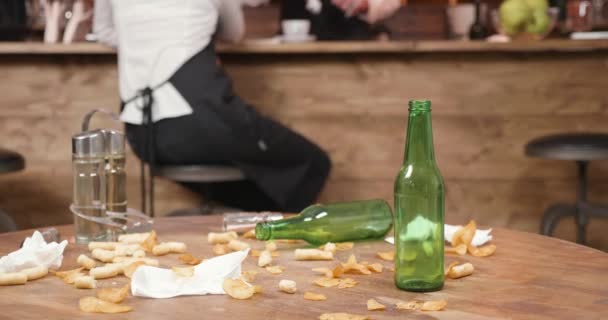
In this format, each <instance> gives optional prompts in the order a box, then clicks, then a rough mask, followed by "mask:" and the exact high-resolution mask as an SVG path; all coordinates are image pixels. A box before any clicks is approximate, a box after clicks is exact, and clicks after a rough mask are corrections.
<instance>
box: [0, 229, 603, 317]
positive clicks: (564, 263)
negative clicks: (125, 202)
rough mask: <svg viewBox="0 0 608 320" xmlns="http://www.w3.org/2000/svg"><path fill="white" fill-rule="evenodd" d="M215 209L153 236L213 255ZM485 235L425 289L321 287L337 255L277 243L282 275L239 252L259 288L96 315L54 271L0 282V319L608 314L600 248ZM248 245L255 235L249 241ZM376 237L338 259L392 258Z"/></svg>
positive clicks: (2, 239)
mask: <svg viewBox="0 0 608 320" xmlns="http://www.w3.org/2000/svg"><path fill="white" fill-rule="evenodd" d="M220 226H221V223H220V217H183V218H160V219H157V220H156V225H155V229H156V230H157V232H158V235H159V238H160V239H161V241H183V242H186V243H187V245H188V247H189V251H190V252H191V253H192V254H194V255H195V256H198V257H205V258H209V257H212V253H211V245H209V244H207V241H206V236H207V233H208V232H209V231H219V229H220ZM59 230H60V232H61V234H62V236H63V237H70V236H72V234H73V233H72V227H71V226H62V227H59ZM30 234H31V231H22V232H16V233H9V234H3V235H0V256H1V255H6V254H7V253H9V252H11V251H13V250H15V249H16V248H17V247H18V246H19V244H20V242H21V241H22V240H23V239H24V238H25V237H26V236H29V235H30ZM493 234H494V239H495V240H494V241H493V243H494V244H496V245H497V247H498V249H497V251H496V254H495V255H494V256H491V257H487V258H476V257H472V256H469V255H467V256H464V257H456V256H447V257H446V264H448V263H450V262H451V261H453V260H456V259H458V260H459V261H463V262H464V261H467V262H471V263H473V265H474V266H475V273H474V274H473V275H472V276H469V277H466V278H462V279H458V280H449V279H448V280H446V283H445V288H444V289H443V290H442V291H439V292H433V293H425V294H422V293H410V292H405V291H400V290H398V289H397V288H396V287H395V285H394V284H393V273H392V272H391V271H389V270H384V271H383V272H382V273H380V274H372V275H368V276H366V275H348V277H351V278H354V279H355V280H357V281H358V282H359V284H358V285H357V286H356V287H354V288H348V289H337V288H321V287H317V286H315V285H314V284H313V283H312V281H313V280H314V279H315V278H317V277H318V275H316V274H314V273H313V272H312V271H311V268H314V267H329V266H333V265H335V264H336V262H337V261H335V260H334V261H314V262H313V261H294V259H293V249H294V247H301V246H302V245H294V244H289V245H287V244H280V245H279V250H280V251H281V256H280V257H279V258H275V259H276V260H275V261H276V262H277V264H279V265H282V266H285V267H286V270H285V272H284V273H283V274H281V275H271V274H269V273H268V272H266V271H265V270H263V269H260V268H258V267H257V266H256V261H257V260H256V259H257V258H247V259H246V261H245V262H244V265H243V270H244V271H246V270H254V269H258V270H259V271H260V273H259V274H258V276H257V278H256V280H255V281H254V284H259V285H261V286H263V287H264V291H263V293H261V294H257V295H255V296H254V297H253V298H252V299H250V300H234V299H232V298H230V297H229V296H226V295H217V296H191V297H178V298H173V299H144V298H138V297H129V298H127V300H125V302H124V303H125V304H127V305H130V306H133V307H134V310H133V311H132V312H130V313H126V314H120V315H112V316H104V315H99V314H85V313H82V312H80V311H79V309H78V300H79V299H80V298H81V297H84V296H94V294H95V291H94V290H78V289H75V288H74V287H72V286H70V285H67V284H64V283H63V282H62V281H61V280H59V279H58V278H56V277H54V276H51V275H49V276H47V277H46V278H44V279H41V280H37V281H33V282H31V283H27V284H26V285H24V286H12V287H0V297H1V298H0V310H1V311H0V312H1V313H2V314H1V315H0V318H2V319H36V320H40V319H75V318H78V319H81V318H84V319H89V318H90V319H101V318H104V319H110V317H111V319H140V320H153V319H193V318H197V319H202V318H207V319H224V318H230V319H247V320H254V319H290V320H293V319H317V318H318V317H319V315H320V314H322V313H326V312H350V313H356V314H365V315H369V316H370V317H371V318H372V319H397V318H400V319H404V318H408V319H469V320H474V319H538V320H540V319H601V318H603V319H606V317H608V254H606V253H603V252H601V251H597V250H594V249H591V248H587V247H583V246H579V245H577V244H574V243H570V242H566V241H561V240H558V239H553V238H547V237H543V236H540V235H536V234H530V233H523V232H517V231H510V230H505V229H495V230H494V232H493ZM249 241H250V242H251V243H252V246H253V248H258V249H261V248H263V243H262V242H257V241H253V240H249ZM391 248H392V246H391V245H390V244H388V243H385V242H383V241H373V242H361V243H356V244H355V247H354V249H353V250H351V251H341V252H340V251H339V252H338V254H337V259H339V260H341V261H345V260H346V259H347V258H348V256H349V255H350V254H351V252H352V253H355V254H356V256H357V258H358V259H359V260H360V261H362V260H367V261H369V262H371V263H373V262H381V263H382V264H383V265H384V266H386V267H389V266H391V263H389V262H386V261H381V260H379V259H378V258H376V256H375V254H376V252H378V251H388V250H391ZM83 252H86V249H85V248H84V247H81V246H76V245H73V244H70V245H69V246H68V247H67V249H66V252H65V257H64V262H63V266H62V268H61V269H63V270H66V269H71V268H75V267H76V257H77V256H78V255H79V254H80V253H83ZM160 261H161V265H163V266H166V267H170V266H173V265H177V264H178V260H177V256H176V255H168V256H164V257H161V259H160ZM281 279H290V280H294V281H296V282H297V286H298V292H297V293H296V294H294V295H288V294H285V293H282V292H279V291H278V282H279V280H281ZM127 281H128V279H127V278H124V277H117V278H113V279H108V280H100V282H99V283H98V285H99V286H100V287H108V286H118V285H123V284H125V283H126V282H127ZM306 291H313V292H316V293H322V294H324V295H326V296H327V300H326V301H308V300H304V299H303V294H304V292H306ZM370 298H375V299H376V300H378V301H379V302H381V303H383V304H385V305H386V306H387V310H386V311H367V308H366V301H367V300H368V299H370ZM414 299H419V300H436V299H445V300H447V301H448V305H447V307H446V309H445V310H444V311H438V312H420V311H403V310H396V308H395V307H394V303H395V302H396V301H397V300H406V301H409V300H414Z"/></svg>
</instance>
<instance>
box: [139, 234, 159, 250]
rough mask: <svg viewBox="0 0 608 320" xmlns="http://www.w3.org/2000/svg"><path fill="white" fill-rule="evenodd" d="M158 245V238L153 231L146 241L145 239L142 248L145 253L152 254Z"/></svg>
mask: <svg viewBox="0 0 608 320" xmlns="http://www.w3.org/2000/svg"><path fill="white" fill-rule="evenodd" d="M157 244H158V238H157V237H156V231H154V230H152V231H150V234H148V236H147V237H146V239H144V241H143V242H142V243H141V247H142V249H144V251H145V252H152V249H154V246H155V245H157Z"/></svg>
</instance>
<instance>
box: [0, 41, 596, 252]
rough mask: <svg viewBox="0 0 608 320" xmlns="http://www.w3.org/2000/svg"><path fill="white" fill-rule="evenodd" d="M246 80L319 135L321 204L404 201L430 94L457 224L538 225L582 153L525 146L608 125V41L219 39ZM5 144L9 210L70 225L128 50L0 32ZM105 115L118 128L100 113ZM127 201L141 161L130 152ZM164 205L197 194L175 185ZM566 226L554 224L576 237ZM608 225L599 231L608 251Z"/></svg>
mask: <svg viewBox="0 0 608 320" xmlns="http://www.w3.org/2000/svg"><path fill="white" fill-rule="evenodd" d="M218 51H219V52H220V54H221V57H222V62H223V64H224V65H225V67H226V69H227V70H228V72H229V74H230V75H231V76H232V77H233V78H234V83H235V88H236V91H237V92H238V93H239V94H240V95H241V96H242V97H243V98H244V99H245V100H246V101H249V102H250V103H251V104H252V105H254V106H256V108H258V109H259V110H260V111H261V112H262V113H265V114H268V115H270V116H272V117H274V118H276V119H278V120H280V121H282V122H283V123H285V124H287V125H289V126H290V127H292V128H294V129H295V130H297V131H299V132H301V133H302V134H304V135H306V136H307V137H310V139H312V140H314V141H315V142H317V143H318V144H320V145H321V146H322V147H323V148H324V149H325V150H327V151H328V152H329V153H330V155H331V158H332V161H333V171H332V173H331V178H330V181H329V183H328V185H327V186H326V188H325V190H324V191H323V193H322V195H321V199H320V201H323V202H330V201H341V200H354V199H362V198H384V199H386V200H390V201H391V202H392V200H391V199H392V189H393V179H394V177H395V174H396V172H397V170H398V168H399V166H400V164H401V161H402V157H403V149H404V142H405V127H406V121H407V101H408V100H409V99H411V98H428V99H430V100H432V102H433V126H434V139H435V150H436V155H437V161H438V164H439V166H440V169H441V171H442V174H443V175H444V177H445V180H446V186H447V193H446V198H447V199H446V200H447V201H446V219H447V221H448V222H452V223H463V222H466V221H465V220H467V219H468V218H475V219H476V220H477V221H479V222H480V223H482V224H486V225H491V226H497V227H498V226H502V227H508V228H512V229H519V230H524V231H531V232H537V230H538V228H539V222H540V216H541V215H542V212H543V210H544V209H545V208H546V207H547V206H549V205H550V204H551V203H554V202H557V201H562V202H568V201H570V202H572V201H574V198H575V194H576V189H575V187H576V185H575V183H576V179H575V175H576V168H575V166H574V164H573V163H570V162H558V161H545V160H539V159H529V158H526V157H525V156H524V154H523V147H524V145H525V143H526V142H527V141H529V140H530V139H532V138H535V137H537V136H541V135H545V134H552V133H558V132H570V131H599V132H607V131H608V127H606V123H608V122H607V121H608V95H607V94H606V88H608V72H607V71H608V41H605V40H601V41H600V40H598V41H571V40H546V41H540V42H524V43H506V44H490V43H477V42H453V41H403V42H342V43H308V44H290V45H272V44H267V43H261V42H259V41H258V42H253V41H252V42H246V43H245V44H243V45H239V46H220V47H219V48H218ZM0 75H1V79H2V80H3V82H2V85H0V97H2V99H1V100H0V101H2V104H1V105H0V137H1V138H0V145H1V146H2V147H5V148H9V149H13V150H16V151H19V152H21V153H23V154H24V155H25V157H26V159H27V162H28V167H27V169H26V171H24V172H22V173H19V174H13V175H10V176H2V177H0V208H3V209H4V210H6V211H7V212H10V213H11V214H12V215H13V216H14V217H15V218H16V219H17V221H18V222H19V223H20V225H21V226H23V227H32V226H37V225H42V224H56V223H68V222H70V219H71V217H70V214H69V212H68V210H67V205H68V203H69V202H70V201H71V167H70V154H71V150H70V136H71V135H72V134H73V133H75V132H76V131H77V130H78V129H79V126H80V120H81V118H82V116H83V115H84V114H85V113H86V112H87V111H88V110H90V109H92V108H95V107H104V108H109V109H113V110H117V109H118V101H119V99H118V89H117V71H116V57H115V53H114V51H113V50H111V49H108V48H106V47H103V46H101V45H98V44H76V45H72V46H63V45H54V46H48V45H43V44H33V43H0ZM96 123H97V125H111V124H110V123H109V122H107V121H106V122H104V121H99V120H97V122H96ZM129 162H130V164H129V174H130V176H129V197H130V198H129V199H130V201H131V203H132V206H134V207H137V205H138V204H139V200H138V194H139V193H138V184H137V181H138V177H137V174H138V170H137V161H136V159H135V158H134V157H131V158H130V159H129ZM590 175H591V177H590V198H591V200H592V201H598V202H602V201H603V202H606V203H608V184H607V182H608V164H606V163H602V162H594V163H592V164H591V167H590ZM157 199H158V208H159V210H158V211H159V212H166V211H168V210H172V209H177V208H184V207H188V206H193V205H196V204H197V202H198V200H197V198H196V197H195V196H194V195H192V194H189V193H188V192H186V191H185V190H183V189H181V188H180V187H178V186H176V185H173V184H170V183H161V184H160V186H159V190H157ZM570 224H571V223H570V222H569V221H565V222H563V223H562V224H561V225H560V226H559V227H558V230H557V235H558V236H560V237H563V238H566V239H574V228H572V227H571V226H570ZM607 226H608V223H607V222H606V221H601V220H597V221H596V220H594V221H591V224H590V228H589V242H590V244H591V245H593V246H595V247H598V248H601V249H604V250H608V236H605V235H603V233H605V232H603V230H604V229H605V228H606V227H607Z"/></svg>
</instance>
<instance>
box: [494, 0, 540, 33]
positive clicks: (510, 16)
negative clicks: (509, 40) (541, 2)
mask: <svg viewBox="0 0 608 320" xmlns="http://www.w3.org/2000/svg"><path fill="white" fill-rule="evenodd" d="M499 14H500V24H501V26H502V28H503V30H504V31H505V32H506V33H507V34H509V35H515V34H517V33H519V32H520V31H521V30H522V29H523V28H524V27H525V26H526V24H527V23H528V21H529V20H530V18H531V15H532V10H530V7H529V6H528V5H527V4H526V0H507V1H504V2H503V3H502V4H501V5H500V9H499Z"/></svg>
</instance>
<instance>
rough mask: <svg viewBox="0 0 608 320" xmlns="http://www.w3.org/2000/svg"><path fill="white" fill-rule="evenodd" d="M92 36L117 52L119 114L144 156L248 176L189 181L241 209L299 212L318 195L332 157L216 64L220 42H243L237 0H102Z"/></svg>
mask: <svg viewBox="0 0 608 320" xmlns="http://www.w3.org/2000/svg"><path fill="white" fill-rule="evenodd" d="M94 32H95V34H96V35H97V36H98V38H99V41H101V42H102V43H105V44H109V45H111V46H115V47H117V48H118V67H119V84H120V97H121V101H122V106H121V120H122V121H123V122H126V135H127V139H128V141H129V143H130V145H131V147H132V148H133V151H134V152H135V154H136V155H137V156H138V157H140V158H141V159H144V160H145V161H147V162H150V161H152V162H153V163H155V164H159V165H203V164H207V165H210V164H224V165H234V166H236V167H238V168H240V170H241V171H242V172H243V173H244V174H245V176H246V177H247V180H246V181H242V182H226V183H216V184H212V185H209V186H206V187H203V186H201V185H188V186H189V187H190V188H192V189H194V190H195V191H199V192H203V193H205V194H204V196H205V197H206V198H210V199H211V200H214V201H218V202H221V203H223V204H225V205H228V206H232V207H237V208H240V209H243V210H255V211H259V210H280V211H290V212H298V211H300V210H301V209H303V208H304V207H306V206H308V205H310V204H311V203H313V202H314V201H315V200H316V198H317V196H318V195H319V193H320V191H321V189H322V187H323V186H324V184H325V181H326V179H327V177H328V174H329V171H330V167H331V162H330V159H329V157H328V155H327V153H326V152H324V151H323V150H322V149H321V148H319V147H318V146H316V145H315V144H314V143H312V142H310V141H309V140H307V139H306V138H304V137H303V136H301V135H299V134H298V133H296V132H294V131H292V130H290V129H289V128H287V127H285V126H283V125H281V124H280V123H278V122H276V121H274V120H272V119H270V118H268V117H266V116H263V115H261V114H260V113H258V112H257V111H256V110H255V109H254V108H253V107H252V106H251V105H249V104H247V103H246V102H245V101H243V100H242V99H241V98H240V97H239V96H237V95H236V94H235V93H234V92H233V89H232V82H231V79H230V78H229V77H228V75H226V73H225V72H224V70H223V69H222V67H221V66H220V65H218V62H217V61H218V57H217V54H216V52H215V49H214V39H215V38H217V39H220V40H224V41H228V42H239V41H240V40H241V39H242V38H243V35H244V19H243V13H242V8H241V1H236V0H197V1H183V0H97V1H95V18H94ZM150 128H153V129H152V130H153V131H149V130H150ZM150 141H152V142H153V143H152V146H151V147H150V148H148V150H146V149H147V148H146V145H147V143H148V142H150ZM151 150H152V152H151Z"/></svg>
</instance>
